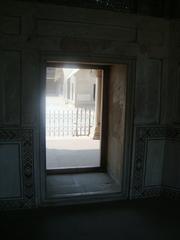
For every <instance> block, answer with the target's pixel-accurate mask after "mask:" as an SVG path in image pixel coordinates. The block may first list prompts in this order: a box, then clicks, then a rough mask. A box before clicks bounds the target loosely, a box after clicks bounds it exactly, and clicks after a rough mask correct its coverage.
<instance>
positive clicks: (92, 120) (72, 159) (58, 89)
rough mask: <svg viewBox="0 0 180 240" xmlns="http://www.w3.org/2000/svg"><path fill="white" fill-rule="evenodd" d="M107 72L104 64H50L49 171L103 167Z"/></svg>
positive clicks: (91, 169) (47, 147)
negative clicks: (102, 153)
mask: <svg viewBox="0 0 180 240" xmlns="http://www.w3.org/2000/svg"><path fill="white" fill-rule="evenodd" d="M104 74H105V71H104V69H103V68H102V67H101V68H100V67H98V66H93V65H91V66H90V65H77V66H75V65H72V64H58V65H57V64H47V67H46V114H45V116H46V117H45V118H46V119H45V122H46V127H45V128H46V170H47V172H48V173H53V172H54V173H60V172H61V173H62V172H63V173H70V172H84V171H94V170H96V171H97V170H100V169H102V168H103V166H104V164H103V160H104V159H102V155H101V146H102V122H103V121H102V110H103V85H104V84H103V82H104ZM104 140H105V139H104ZM104 140H103V141H104Z"/></svg>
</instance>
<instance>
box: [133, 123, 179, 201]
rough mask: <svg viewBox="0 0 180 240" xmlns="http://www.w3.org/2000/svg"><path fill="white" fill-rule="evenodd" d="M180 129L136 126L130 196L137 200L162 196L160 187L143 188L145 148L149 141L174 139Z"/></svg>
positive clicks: (177, 136)
mask: <svg viewBox="0 0 180 240" xmlns="http://www.w3.org/2000/svg"><path fill="white" fill-rule="evenodd" d="M179 137H180V129H178V128H173V127H167V126H137V127H136V133H135V152H134V168H133V179H132V191H131V196H132V198H134V199H137V198H150V197H159V196H160V195H161V194H163V187H162V186H153V187H144V173H145V169H144V168H145V166H144V165H145V164H144V163H145V158H146V146H147V143H148V140H150V139H155V138H157V139H159V138H162V139H165V140H166V139H176V138H179Z"/></svg>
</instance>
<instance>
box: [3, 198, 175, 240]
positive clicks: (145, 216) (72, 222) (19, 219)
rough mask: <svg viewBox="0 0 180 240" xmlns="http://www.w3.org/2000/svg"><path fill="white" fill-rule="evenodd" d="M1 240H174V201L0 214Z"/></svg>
mask: <svg viewBox="0 0 180 240" xmlns="http://www.w3.org/2000/svg"><path fill="white" fill-rule="evenodd" d="M0 230H1V239H6V240H7V239H19V240H21V239H23V240H40V239H43V240H59V239H61V240H96V239H97V240H109V239H111V240H136V239H137V240H176V239H180V205H179V202H178V201H177V202H176V201H162V200H151V201H149V200H141V201H125V202H124V201H119V202H112V203H100V204H91V205H79V206H73V207H72V206H71V207H70V206H69V207H59V208H57V207H52V208H41V209H34V210H26V211H12V212H1V213H0Z"/></svg>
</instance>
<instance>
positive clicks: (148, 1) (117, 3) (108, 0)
mask: <svg viewBox="0 0 180 240" xmlns="http://www.w3.org/2000/svg"><path fill="white" fill-rule="evenodd" d="M20 1H21V0H20ZM22 1H23V2H24V0H22ZM26 1H31V2H40V3H50V4H56V5H64V6H71V7H81V8H95V9H105V10H110V11H125V12H130V13H137V14H140V15H148V16H155V17H163V18H173V17H174V18H176V17H179V15H180V13H179V12H180V11H179V10H180V3H179V2H180V1H178V0H173V1H172V0H26Z"/></svg>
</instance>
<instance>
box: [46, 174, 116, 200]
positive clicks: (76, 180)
mask: <svg viewBox="0 0 180 240" xmlns="http://www.w3.org/2000/svg"><path fill="white" fill-rule="evenodd" d="M46 187H47V198H56V197H62V196H63V195H73V194H76V195H77V194H78V195H81V194H83V195H84V194H90V193H111V192H120V191H121V186H120V185H119V184H118V183H116V182H115V181H114V180H113V179H112V178H111V177H110V176H108V174H106V173H79V174H61V175H48V176H47V185H46Z"/></svg>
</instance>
